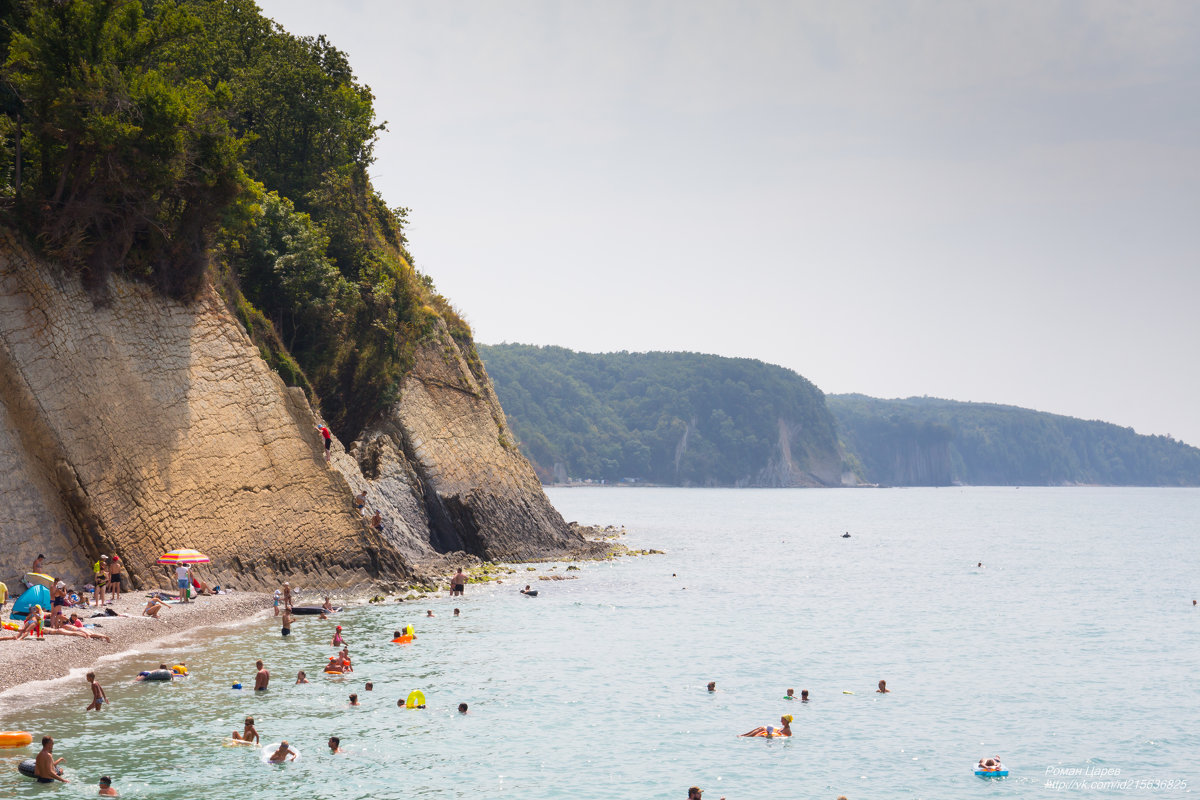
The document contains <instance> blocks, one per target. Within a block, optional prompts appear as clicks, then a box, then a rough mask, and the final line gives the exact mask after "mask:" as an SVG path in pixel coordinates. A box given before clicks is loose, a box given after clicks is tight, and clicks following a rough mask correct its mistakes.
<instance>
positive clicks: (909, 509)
mask: <svg viewBox="0 0 1200 800" xmlns="http://www.w3.org/2000/svg"><path fill="white" fill-rule="evenodd" d="M551 498H552V500H553V501H554V503H555V504H556V505H557V506H558V507H559V509H560V510H562V512H563V514H564V516H566V517H567V518H568V519H578V520H581V521H585V522H595V523H622V524H626V525H628V526H629V528H630V530H631V533H630V535H629V537H627V541H626V544H628V545H629V546H631V547H637V548H641V547H655V548H659V549H663V550H666V551H668V552H667V554H666V555H661V556H651V557H644V558H634V559H621V560H618V561H615V562H612V563H593V564H583V565H581V570H580V571H579V572H570V573H565V571H564V569H565V568H564V567H563V566H559V567H558V568H557V569H556V570H555V571H554V572H553V573H551V572H549V571H548V570H549V566H550V565H539V566H538V572H536V573H534V572H529V573H526V572H525V571H524V570H523V569H521V570H520V571H519V572H518V574H516V575H513V576H511V577H510V578H509V579H507V580H506V582H505V583H504V585H502V586H491V587H475V586H472V587H468V596H467V597H465V598H457V599H451V598H448V597H443V598H438V599H433V598H431V599H429V600H428V601H424V602H423V603H421V604H420V605H419V607H418V606H417V605H410V604H405V605H403V606H397V605H395V604H393V605H391V606H388V607H386V608H379V607H362V608H357V609H353V610H350V611H347V612H345V613H343V614H342V615H340V617H339V618H337V622H339V623H340V624H342V625H343V626H345V628H346V637H347V639H348V641H349V642H350V645H351V653H352V655H353V656H354V660H355V666H356V670H357V671H356V672H355V673H354V675H353V676H351V677H347V678H328V677H326V676H324V675H322V674H321V673H320V667H321V665H322V664H323V663H324V661H325V659H326V656H328V655H330V654H332V653H333V648H331V647H329V646H328V642H329V639H330V638H331V636H332V629H333V625H334V622H333V621H330V622H318V621H316V620H313V619H306V620H305V619H302V620H301V621H300V622H299V623H298V624H297V625H296V628H295V634H294V635H293V636H292V637H291V639H290V640H287V641H282V640H281V639H280V637H279V632H278V625H277V622H276V621H274V620H270V621H263V622H255V623H252V624H250V625H249V626H247V627H246V628H245V629H244V630H239V631H237V632H234V633H232V634H226V635H221V636H219V637H214V636H212V635H205V636H204V637H203V638H202V640H200V641H198V642H195V643H193V644H192V645H190V646H188V647H185V648H172V650H171V654H172V655H173V656H174V657H175V658H178V659H183V660H186V661H187V662H188V663H189V664H190V665H192V668H193V670H192V671H193V674H192V677H190V678H188V679H187V680H186V681H179V682H175V683H172V684H169V685H157V686H152V685H140V684H131V683H130V682H129V679H130V678H131V677H132V675H133V674H135V673H136V670H137V669H141V668H146V667H148V666H153V665H156V664H157V663H158V661H159V660H160V659H161V658H164V657H165V656H162V655H160V654H158V653H147V654H146V655H145V656H143V657H141V658H140V659H139V660H136V661H124V662H115V663H106V664H102V665H101V666H100V676H101V680H102V682H103V683H104V684H105V686H106V688H107V689H108V692H109V695H110V697H111V699H112V700H113V703H112V705H111V707H110V708H109V709H107V710H105V711H104V712H103V713H102V714H91V715H86V716H85V714H84V713H83V708H84V706H86V704H87V702H88V690H87V686H86V683H84V682H83V680H82V678H79V679H76V680H75V681H74V682H72V683H69V684H65V685H63V684H59V685H56V686H54V687H53V688H52V689H51V691H52V692H54V693H55V694H56V695H58V696H61V698H62V699H61V700H58V701H56V702H52V703H49V704H43V705H38V706H35V707H32V708H29V707H21V708H11V707H10V708H5V709H0V727H3V728H7V727H15V728H23V729H28V730H32V731H35V732H37V733H38V735H40V734H41V733H43V732H48V733H50V734H52V735H54V736H55V738H56V740H57V742H58V744H57V747H56V753H57V754H59V755H64V756H66V757H67V759H68V762H67V765H68V773H67V774H68V777H70V778H71V779H72V780H75V781H77V783H74V784H72V785H70V786H66V787H61V788H59V787H41V786H37V785H36V784H34V783H33V782H32V781H29V780H28V779H25V778H21V777H20V776H19V775H17V773H16V771H15V769H13V766H15V762H16V761H17V760H19V758H20V757H27V756H28V755H30V754H32V752H33V750H32V749H31V750H29V751H28V752H27V753H23V752H21V751H0V797H18V798H25V797H35V796H37V797H42V796H45V795H47V794H48V793H54V794H56V795H57V796H62V797H73V796H78V797H83V796H88V797H91V796H95V793H96V779H98V777H99V776H100V775H101V774H105V773H107V774H111V775H112V776H113V777H114V780H115V784H116V785H117V786H118V788H119V789H120V790H121V792H122V796H124V797H145V798H193V797H194V798H225V797H238V798H245V799H246V800H257V799H258V798H264V799H265V798H272V799H273V800H275V799H278V798H339V800H354V799H355V798H385V799H387V798H397V799H399V798H435V797H436V798H446V797H482V796H489V797H496V796H511V797H521V798H533V799H544V800H557V799H558V798H568V797H570V798H616V797H619V798H682V797H683V796H685V795H686V788H687V787H688V786H689V785H692V784H698V785H700V786H702V787H704V788H705V789H706V796H707V797H709V798H712V800H715V798H717V797H720V796H721V795H722V794H723V795H725V796H727V797H728V798H730V800H735V798H737V799H740V800H745V799H746V798H762V797H767V796H773V797H781V798H784V797H786V798H829V800H833V798H835V797H836V796H837V795H838V794H845V795H847V796H848V797H849V798H851V800H862V798H881V799H882V798H904V797H913V798H947V797H955V798H972V797H981V798H992V797H1004V796H1017V797H1022V798H1041V797H1045V798H1064V797H1072V796H1075V797H1089V798H1090V797H1130V796H1156V797H1157V796H1182V795H1184V794H1189V793H1191V792H1194V791H1195V790H1196V789H1197V785H1198V777H1197V770H1196V768H1195V766H1194V756H1195V754H1196V752H1198V750H1200V730H1198V728H1197V726H1196V725H1195V722H1194V720H1195V714H1196V709H1197V705H1198V703H1200V684H1197V682H1196V681H1195V679H1194V675H1193V673H1194V665H1195V661H1196V657H1197V655H1200V608H1193V607H1192V605H1191V601H1192V598H1193V597H1194V596H1196V595H1197V594H1200V586H1197V574H1196V560H1195V545H1194V540H1195V526H1196V522H1197V520H1200V491H1195V490H1161V489H1084V488H1081V489H1012V488H1008V489H937V490H934V489H928V490H920V489H912V490H864V491H850V490H840V491H821V490H797V491H790V490H764V491H756V490H736V491H734V490H669V489H615V488H614V489H569V490H553V491H552V492H551ZM843 531H850V532H851V533H852V538H850V539H842V538H841V533H842V532H843ZM978 561H983V563H984V564H985V567H984V568H983V569H978V568H976V567H975V564H976V562H978ZM538 574H570V575H572V576H578V578H579V579H578V580H571V581H558V582H550V581H535V580H534V577H535V576H536V575H538ZM526 582H529V583H533V584H534V585H535V587H536V588H538V589H539V590H540V591H541V596H540V597H538V598H536V599H528V598H525V597H522V596H520V595H519V594H517V593H516V590H517V588H519V586H520V585H523V584H524V583H526ZM455 606H457V607H459V608H461V609H462V612H463V615H462V616H461V617H460V618H457V619H456V618H454V617H453V616H452V614H451V611H452V608H453V607H455ZM427 608H428V609H433V610H434V612H435V613H436V617H434V618H432V619H428V618H426V617H425V616H424V613H425V609H427ZM405 622H412V623H413V624H414V625H415V626H416V629H417V633H418V635H419V639H418V641H417V642H416V643H415V644H413V645H411V646H397V645H392V644H391V643H390V642H388V639H389V638H390V634H391V632H392V630H393V629H394V628H396V627H398V626H399V625H400V624H402V623H405ZM256 658H263V659H264V660H266V662H267V665H268V667H269V668H270V669H271V671H272V685H271V689H270V691H268V692H266V693H265V694H264V695H262V696H254V694H253V693H251V692H248V691H245V690H243V691H240V692H238V691H233V690H231V689H230V688H229V686H230V684H232V683H233V682H234V681H241V682H243V683H247V684H249V683H251V682H252V676H253V671H254V660H255V659H256ZM299 669H305V670H307V671H308V673H309V676H310V679H311V680H312V683H311V684H309V685H307V686H294V685H293V684H292V681H293V680H294V678H295V674H296V671H297V670H299ZM880 678H884V679H886V680H887V681H888V685H889V687H890V688H892V690H893V693H892V694H890V695H886V696H880V695H877V694H875V693H874V688H875V684H876V681H878V680H879V679H880ZM366 680H372V681H373V682H374V683H375V686H376V688H375V690H374V691H373V692H370V693H367V692H364V691H363V683H364V682H365V681H366ZM709 680H715V681H717V684H718V689H719V691H718V692H717V693H715V694H711V695H710V694H709V693H708V692H707V691H705V688H704V687H705V684H706V683H707V682H708V681H709ZM788 687H793V688H795V689H796V692H797V694H798V693H799V691H800V690H801V689H808V690H809V691H810V693H811V695H812V698H813V700H812V702H811V703H808V704H806V705H801V704H800V703H798V702H793V703H789V702H786V701H784V700H782V696H783V694H784V690H785V689H786V688H788ZM410 689H421V690H422V691H424V692H425V694H426V696H427V699H428V706H429V707H428V708H427V709H426V710H423V711H421V710H399V709H397V708H396V706H395V703H396V700H397V699H398V698H400V697H401V696H403V695H404V694H406V693H407V691H408V690H410ZM351 691H357V692H358V693H359V695H360V697H362V698H363V702H364V705H363V707H362V708H357V709H352V708H349V707H348V706H347V696H348V695H349V693H350V692H351ZM844 691H852V692H854V694H843V692H844ZM464 701H465V702H467V703H469V704H470V706H471V713H470V714H469V715H467V716H465V717H464V716H460V715H459V714H458V713H457V712H456V711H455V707H456V706H457V704H458V703H459V702H464ZM10 705H11V704H10ZM783 713H792V714H793V715H794V716H795V718H796V720H795V722H794V723H793V730H794V732H795V736H793V737H792V739H790V740H786V741H779V740H772V741H767V740H761V739H739V738H737V735H736V734H738V733H740V732H742V731H745V730H747V729H749V728H751V727H753V726H755V725H759V724H768V723H772V724H773V723H776V722H777V721H778V718H779V716H780V714H783ZM247 714H250V715H253V716H254V717H255V718H256V721H257V724H258V729H259V731H260V733H261V734H262V736H263V741H264V742H275V741H278V740H279V739H281V738H284V739H288V740H289V741H291V742H292V743H293V744H294V745H296V746H297V747H298V748H299V749H300V750H301V751H302V753H303V754H304V757H303V760H302V761H301V762H299V763H297V764H293V765H288V766H284V767H270V766H266V765H263V764H261V763H260V762H259V761H258V758H257V753H255V752H247V749H242V748H229V747H222V746H221V744H220V742H221V739H222V738H223V737H225V736H228V735H229V732H230V731H232V730H233V729H235V728H240V725H241V720H242V718H243V717H244V716H245V715H247ZM330 735H337V736H340V737H341V738H342V746H343V747H344V748H346V749H347V750H348V751H349V752H348V753H347V754H345V755H342V756H337V757H333V756H330V755H328V754H327V752H326V751H325V748H324V743H325V741H326V739H327V738H328V737H329V736H330ZM990 754H1000V755H1001V756H1003V758H1004V761H1005V764H1006V766H1008V767H1009V769H1010V770H1011V773H1012V776H1011V777H1010V778H1009V779H1008V780H1006V781H984V780H981V779H978V778H975V777H974V776H973V775H972V773H971V766H972V764H973V763H974V762H975V761H976V760H977V759H978V758H979V757H980V756H982V755H990ZM1115 770H1119V773H1114V771H1115ZM1072 771H1078V772H1079V773H1080V774H1078V775H1072V774H1071V773H1072ZM1089 773H1090V774H1089ZM1048 781H1050V782H1052V783H1051V785H1047V782H1048ZM1056 781H1057V782H1061V783H1060V784H1056V783H1053V782H1056ZM1072 781H1073V782H1074V783H1071V782H1072ZM1105 781H1108V782H1110V783H1108V784H1107V785H1100V783H1101V782H1105ZM1126 781H1128V782H1130V783H1123V782H1126ZM1139 781H1141V782H1144V783H1141V784H1139V783H1137V782H1139ZM1184 782H1186V784H1187V786H1186V788H1184V787H1183V786H1181V783H1184Z"/></svg>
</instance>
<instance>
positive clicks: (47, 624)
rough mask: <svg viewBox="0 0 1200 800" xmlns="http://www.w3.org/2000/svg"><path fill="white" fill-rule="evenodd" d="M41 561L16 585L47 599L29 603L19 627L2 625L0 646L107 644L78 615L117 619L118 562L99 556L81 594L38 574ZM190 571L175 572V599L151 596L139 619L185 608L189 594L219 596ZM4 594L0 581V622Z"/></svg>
mask: <svg viewBox="0 0 1200 800" xmlns="http://www.w3.org/2000/svg"><path fill="white" fill-rule="evenodd" d="M45 559H46V556H45V554H42V553H39V554H38V556H37V558H35V559H34V561H33V563H32V564H31V565H30V567H29V571H28V572H26V573H25V575H24V577H23V579H21V585H22V586H23V587H24V589H23V590H22V593H23V592H24V591H25V590H29V589H32V588H34V587H35V586H46V587H47V590H48V593H49V596H50V603H49V607H48V608H45V607H43V606H42V604H41V603H34V604H33V605H32V606H30V607H29V608H28V609H27V610H24V611H23V612H22V613H23V615H24V616H23V619H22V620H21V622H20V624H19V625H15V626H14V625H11V624H9V623H7V622H6V623H5V625H4V629H5V630H7V631H12V632H11V633H6V634H4V635H0V641H3V640H15V641H20V640H22V639H25V638H28V637H30V636H33V637H35V638H41V637H43V636H46V635H51V636H75V637H79V638H82V639H98V640H100V641H105V642H108V641H111V639H110V638H109V637H108V636H107V635H105V634H103V633H100V632H98V631H96V630H95V626H94V625H93V624H89V623H86V622H84V616H82V615H81V613H80V612H84V613H87V612H86V611H85V609H86V610H90V611H92V612H93V613H91V614H88V616H89V617H90V618H98V617H105V616H117V613H116V612H115V611H113V610H111V608H110V607H111V606H112V605H113V603H114V602H115V601H117V600H120V599H121V596H122V593H123V584H124V577H123V574H122V569H123V564H122V561H121V557H120V556H119V555H117V554H115V553H114V554H113V556H112V557H111V558H110V557H109V556H108V555H107V554H102V555H101V556H100V557H99V558H98V559H97V560H96V562H95V563H94V564H93V565H92V570H91V574H90V575H89V580H88V581H87V582H86V583H83V585H82V588H77V585H76V584H72V585H68V584H67V583H66V582H65V581H63V580H55V579H54V578H53V577H52V576H50V575H46V574H44V573H42V572H41V570H42V569H43V566H42V565H43V562H44V561H45ZM191 570H192V567H191V565H188V564H180V565H178V566H177V567H175V575H176V583H177V585H178V587H179V595H178V598H176V596H175V595H171V594H167V593H165V592H152V593H151V594H150V595H149V597H148V600H147V603H146V606H145V608H144V609H143V610H142V615H143V616H146V617H154V618H157V616H158V614H159V612H161V611H162V610H163V609H166V608H169V606H168V605H167V603H166V602H164V601H166V600H176V599H178V601H179V602H184V603H186V602H189V601H190V600H191V596H192V594H193V593H194V594H196V595H211V594H219V593H220V592H221V587H220V586H215V587H210V586H209V585H208V584H207V583H205V582H204V581H203V580H202V579H201V578H200V576H199V575H196V574H193V573H192V571H191ZM10 594H11V593H10V590H9V588H8V585H7V584H6V583H4V582H3V581H0V617H3V616H4V612H5V610H6V609H5V607H6V606H7V604H8V602H9V600H10V599H12V598H11V597H10ZM126 594H127V593H126Z"/></svg>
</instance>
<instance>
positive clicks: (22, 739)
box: [0, 731, 33, 747]
mask: <svg viewBox="0 0 1200 800" xmlns="http://www.w3.org/2000/svg"><path fill="white" fill-rule="evenodd" d="M32 742H33V734H32V733H30V732H29V731H0V747H24V746H25V745H27V744H30V743H32Z"/></svg>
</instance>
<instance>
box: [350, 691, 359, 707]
mask: <svg viewBox="0 0 1200 800" xmlns="http://www.w3.org/2000/svg"><path fill="white" fill-rule="evenodd" d="M350 705H352V706H356V705H358V695H356V694H352V695H350Z"/></svg>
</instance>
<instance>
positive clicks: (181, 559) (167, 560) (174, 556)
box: [158, 550, 209, 566]
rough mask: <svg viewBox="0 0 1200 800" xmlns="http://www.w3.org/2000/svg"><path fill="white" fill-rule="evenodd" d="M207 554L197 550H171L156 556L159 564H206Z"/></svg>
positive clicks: (207, 560)
mask: <svg viewBox="0 0 1200 800" xmlns="http://www.w3.org/2000/svg"><path fill="white" fill-rule="evenodd" d="M208 562H209V558H208V556H206V555H204V553H201V552H200V551H199V550H172V551H171V552H169V553H163V554H162V555H161V556H159V557H158V563H159V564H167V565H170V566H175V565H177V564H207V563H208Z"/></svg>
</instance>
